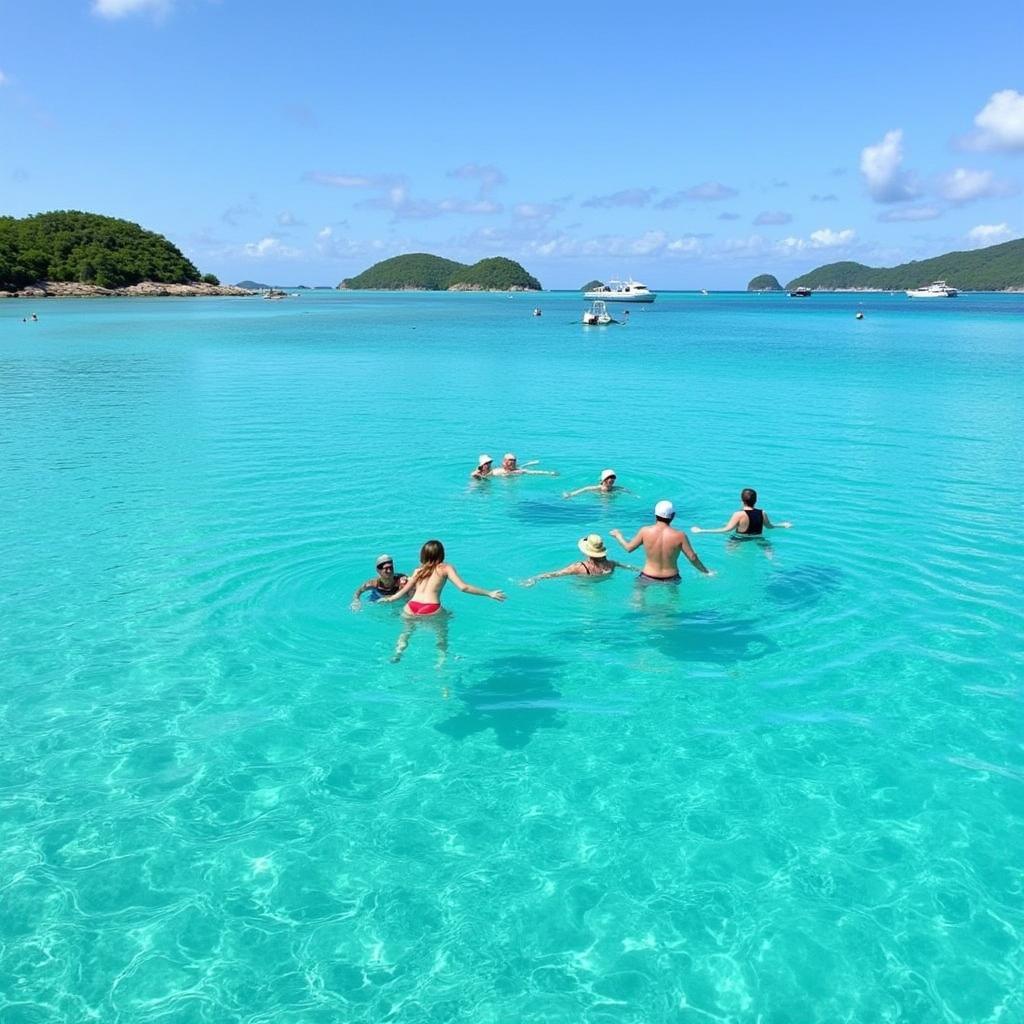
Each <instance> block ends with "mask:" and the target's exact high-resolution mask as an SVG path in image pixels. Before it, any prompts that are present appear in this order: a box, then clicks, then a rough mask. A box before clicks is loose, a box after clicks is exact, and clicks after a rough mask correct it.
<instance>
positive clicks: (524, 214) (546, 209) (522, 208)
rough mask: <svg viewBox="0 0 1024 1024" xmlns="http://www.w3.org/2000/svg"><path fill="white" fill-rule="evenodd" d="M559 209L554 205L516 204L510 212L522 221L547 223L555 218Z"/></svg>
mask: <svg viewBox="0 0 1024 1024" xmlns="http://www.w3.org/2000/svg"><path fill="white" fill-rule="evenodd" d="M560 210H561V207H560V206H558V205H557V204H556V203H518V204H517V205H516V206H514V207H513V208H512V212H513V213H514V214H515V215H516V216H517V217H519V218H521V219H522V220H539V221H547V220H550V219H551V218H552V217H554V216H555V214H557V213H558V212H559V211H560Z"/></svg>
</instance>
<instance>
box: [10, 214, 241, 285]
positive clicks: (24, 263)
mask: <svg viewBox="0 0 1024 1024" xmlns="http://www.w3.org/2000/svg"><path fill="white" fill-rule="evenodd" d="M166 286H171V287H172V288H177V292H176V293H177V294H185V293H188V294H213V293H215V292H214V290H215V289H219V288H220V282H219V281H218V280H217V278H216V277H214V275H213V274H204V275H200V273H199V270H198V269H197V268H196V266H195V264H193V263H192V262H191V261H190V260H188V259H186V257H185V256H184V255H183V254H182V252H181V250H180V249H178V247H177V246H176V245H174V244H173V243H171V242H169V241H168V240H167V239H166V238H164V237H163V235H158V234H156V233H155V232H153V231H146V230H145V229H144V228H141V227H139V225H138V224H133V223H132V222H131V221H127V220H119V219H118V218H116V217H104V216H102V215H100V214H97V213H82V212H80V211H78V210H55V211H53V212H51V213H37V214H34V215H33V216H30V217H21V218H17V217H0V293H5V294H8V295H10V294H14V293H18V292H19V291H22V294H24V293H25V292H24V290H26V289H27V290H28V293H29V294H33V295H48V294H110V293H111V292H113V291H115V290H119V289H129V288H136V291H135V292H133V293H132V294H156V293H158V292H160V293H162V294H169V292H168V291H167V287H166ZM216 294H241V290H240V289H234V288H227V289H220V290H219V291H217V292H216Z"/></svg>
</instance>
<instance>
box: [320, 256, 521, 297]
mask: <svg viewBox="0 0 1024 1024" xmlns="http://www.w3.org/2000/svg"><path fill="white" fill-rule="evenodd" d="M338 288H340V289H343V290H347V289H352V288H367V289H377V290H382V291H431V292H437V291H449V292H496V291H502V292H503V291H540V290H541V287H540V281H538V280H537V278H535V277H534V276H533V275H532V274H528V273H527V272H526V271H525V270H524V269H523V267H522V266H520V264H518V263H516V261H515V260H510V259H506V258H505V257H504V256H494V257H492V258H490V259H486V260H480V261H479V262H478V263H474V264H473V265H472V266H467V265H466V264H464V263H456V262H455V260H446V259H443V258H442V257H440V256H432V255H431V254H430V253H426V252H414V253H407V254H406V255H404V256H393V257H392V258H391V259H389V260H382V261H381V262H380V263H375V264H374V265H373V266H372V267H370V268H369V269H368V270H364V271H363V272H362V273H361V274H358V275H357V276H356V277H350V278H346V279H345V280H344V281H342V282H341V283H340V284H339V285H338Z"/></svg>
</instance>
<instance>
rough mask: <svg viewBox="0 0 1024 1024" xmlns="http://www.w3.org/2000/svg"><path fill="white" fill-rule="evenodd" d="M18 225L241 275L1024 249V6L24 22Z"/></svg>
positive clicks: (16, 40) (286, 12)
mask: <svg viewBox="0 0 1024 1024" xmlns="http://www.w3.org/2000/svg"><path fill="white" fill-rule="evenodd" d="M0 26H2V27H0V119H2V120H0V124H2V125H3V133H2V139H3V142H2V144H0V213H2V214H13V215H15V216H23V215H26V214H30V213H36V212H40V211H43V210H51V209H80V210H89V211H92V212H96V213H105V214H109V215H111V216H117V217H125V218H127V219H129V220H134V221H137V222H138V223H140V224H142V225H143V226H144V227H147V228H150V229H152V230H154V231H159V232H160V233H162V234H164V235H166V236H167V237H168V238H170V239H171V240H172V241H173V242H175V243H176V244H177V245H179V246H180V247H181V248H182V249H183V250H184V251H185V252H186V253H187V254H188V255H189V256H190V257H191V258H192V259H193V261H194V262H195V263H196V264H197V265H198V266H199V267H200V269H201V270H203V271H212V272H213V273H216V274H217V275H218V276H220V277H221V278H222V279H223V280H225V281H236V280H240V279H243V278H253V279H256V280H260V281H270V282H275V283H289V284H296V283H306V284H311V285H314V284H330V285H334V284H336V283H337V282H338V281H339V280H340V279H341V278H343V277H346V276H351V275H353V274H355V273H358V272H359V271H360V270H363V269H365V268H366V267H367V266H369V265H370V264H372V263H374V262H376V261H377V260H379V259H383V258H385V257H387V256H393V255H396V254H398V253H401V252H418V251H426V252H434V253H437V254H438V255H442V256H446V257H448V258H451V259H458V260H462V261H464V262H473V261H475V260H477V259H480V258H482V257H485V256H493V255H506V256H510V257H512V258H514V259H517V260H519V261H520V262H522V263H523V264H524V266H526V267H527V269H528V270H530V271H531V272H533V273H534V274H535V275H536V276H537V277H539V278H540V279H541V281H542V283H543V284H544V285H545V287H549V288H566V287H567V288H575V287H578V286H579V285H581V284H583V283H584V282H585V281H588V280H589V279H591V278H593V277H598V278H604V279H606V278H608V277H613V276H623V275H627V274H631V275H633V276H634V277H637V278H640V279H641V280H644V281H645V282H647V283H648V284H649V285H650V286H651V287H653V288H670V287H677V288H700V287H706V288H729V287H743V286H744V285H745V284H746V282H747V280H748V279H749V278H750V277H752V276H753V275H754V274H757V273H761V272H768V273H774V274H775V275H776V276H778V277H779V278H780V280H782V281H783V282H784V283H785V281H787V280H789V279H791V278H792V277H794V276H796V275H797V274H799V273H802V272H804V271H805V270H808V269H810V268H811V267H814V266H818V265H819V264H822V263H829V262H833V261H835V260H840V259H854V260H858V261H860V262H864V263H868V264H870V265H891V264H893V263H899V262H903V261H904V260H908V259H920V258H925V257H928V256H932V255H937V254H939V253H941V252H946V251H949V250H950V249H961V248H974V247H978V246H980V245H986V244H992V243H994V242H998V241H1005V240H1007V239H1009V238H1016V237H1020V236H1021V235H1022V234H1024V198H1022V187H1024V57H1022V54H1024V4H1021V3H1020V2H1014V3H1009V2H1007V3H1003V2H1000V0H993V2H989V3H984V4H981V5H976V6H975V7H973V8H966V7H964V6H963V5H962V4H951V3H928V4H925V3H917V2H912V3H897V4H894V3H891V2H890V3H886V4H881V3H863V4H860V5H830V4H822V3H820V2H818V3H814V4H810V3H788V4H764V3H756V4H755V3H747V2H736V3H733V4H728V5H725V4H718V5H697V4H693V3H686V2H683V3H674V4H662V3H648V4H646V5H639V6H637V5H624V4H621V3H619V4H611V3H604V2H587V3H566V4H552V3H548V4H543V5H542V4H537V3H532V2H529V0H527V2H517V3H515V4H511V5H500V6H498V5H483V4H467V3H460V2H453V3H447V4H432V5H426V4H413V3H405V2H399V3H393V4H390V5H387V6H375V5H371V4H365V3H364V4H359V5H356V4H343V3H328V2H309V3H296V4H291V5H284V4H274V3H265V2H258V0H250V2H242V0H37V2H35V3H33V4H24V3H7V2H2V3H0Z"/></svg>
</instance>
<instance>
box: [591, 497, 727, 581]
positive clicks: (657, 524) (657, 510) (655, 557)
mask: <svg viewBox="0 0 1024 1024" xmlns="http://www.w3.org/2000/svg"><path fill="white" fill-rule="evenodd" d="M675 516H676V510H675V507H674V506H673V505H672V502H671V501H659V502H658V504H657V505H655V506H654V520H655V521H654V523H652V524H651V525H650V526H642V527H641V528H640V530H639V531H638V532H637V534H636V536H635V537H633V539H632V540H628V541H627V540H626V538H625V537H623V536H622V531H621V530H612V531H611V535H612V536H613V537H614V538H615V539H616V540H617V541H618V542H619V543H620V544H621V545H622V546H623V547H624V548H625V549H626V550H627V551H635V550H636V549H637V548H638V547H640V545H641V544H642V545H643V546H644V555H645V556H646V560H645V562H644V567H643V569H642V570H641V572H640V575H639V576H638V577H637V579H639V580H641V581H642V582H644V583H678V582H679V579H680V577H679V556H680V555H683V556H684V557H685V558H686V560H687V561H688V562H689V563H690V564H691V565H692V566H693V567H694V568H695V569H696V570H697V571H698V572H702V573H704V575H705V576H714V573H713V572H712V571H711V570H710V569H709V568H708V567H707V566H706V565H705V564H704V563H703V562H702V561H701V560H700V559H699V558H698V557H697V552H696V551H694V550H693V548H692V547H691V546H690V542H689V540H688V539H687V537H686V534H685V533H683V532H682V531H681V530H676V529H673V527H672V520H673V519H675Z"/></svg>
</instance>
